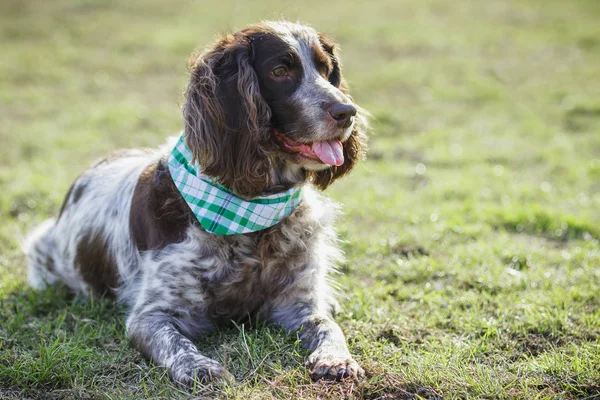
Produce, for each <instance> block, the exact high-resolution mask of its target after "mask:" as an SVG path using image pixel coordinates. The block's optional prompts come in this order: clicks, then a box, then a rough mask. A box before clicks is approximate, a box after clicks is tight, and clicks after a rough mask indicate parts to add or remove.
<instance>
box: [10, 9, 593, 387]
mask: <svg viewBox="0 0 600 400" xmlns="http://www.w3.org/2000/svg"><path fill="white" fill-rule="evenodd" d="M281 16H285V17H287V18H291V19H300V20H302V21H304V22H309V23H311V24H313V25H314V26H315V27H317V28H318V29H319V30H322V31H325V32H327V33H330V34H332V35H333V36H334V37H335V38H336V39H337V40H338V41H339V42H340V43H341V45H342V49H343V56H344V64H345V66H346V69H345V75H346V77H347V79H348V80H349V82H350V84H351V86H352V88H353V94H354V95H355V98H356V100H357V101H358V103H359V104H361V105H362V106H363V107H365V108H366V109H368V110H370V111H371V113H372V114H373V121H372V126H373V133H372V137H371V141H370V147H371V150H370V158H369V160H368V161H367V162H365V163H363V164H362V165H361V166H360V167H359V168H358V169H357V170H356V171H355V172H354V173H353V174H351V176H350V177H348V178H347V179H345V180H342V181H340V182H338V183H336V184H335V185H334V186H333V187H332V188H331V189H330V190H328V193H329V195H330V196H332V197H334V198H335V199H337V200H339V201H340V202H342V203H343V204H344V210H345V212H346V216H345V218H344V219H343V220H342V221H340V230H341V234H342V237H343V238H344V239H345V241H346V242H345V245H344V250H345V252H346V254H347V256H348V262H347V263H346V264H345V265H343V266H342V270H343V272H344V275H343V276H342V277H341V278H340V283H341V287H342V288H343V290H342V292H341V293H342V294H343V297H342V305H343V309H342V313H341V315H340V316H339V318H338V320H339V321H340V323H341V326H342V329H343V330H344V331H345V333H346V335H347V337H348V342H349V345H350V348H351V351H352V352H353V354H355V356H356V358H357V360H358V361H359V362H360V363H361V364H362V365H363V366H364V368H365V370H366V372H367V378H366V379H364V380H362V381H360V382H344V383H331V382H317V383H312V382H311V381H310V379H309V378H308V376H307V373H306V371H305V370H304V368H303V362H304V359H305V357H306V355H307V354H306V352H305V351H304V350H303V349H302V348H301V346H300V345H299V344H298V342H297V340H296V338H295V337H294V336H289V335H286V334H284V333H283V332H280V331H277V330H274V329H273V328H269V327H258V328H257V329H249V328H247V327H245V326H238V327H232V328H231V329H224V330H221V331H218V332H215V333H214V334H212V335H210V336H207V337H204V338H201V339H200V341H199V346H200V348H201V349H202V351H204V352H205V353H207V354H209V355H211V356H213V357H215V358H217V359H219V360H220V361H222V362H223V363H224V364H226V365H227V367H228V368H229V369H230V371H231V372H232V373H233V374H234V375H235V376H236V378H237V384H235V385H233V386H231V387H226V388H223V389H222V390H218V389H219V388H202V387H197V388H195V389H194V391H192V392H189V391H186V390H183V389H182V388H180V387H178V386H176V385H174V384H173V383H171V381H170V379H169V378H168V376H167V374H166V373H165V371H164V370H163V369H161V368H157V367H155V366H153V365H151V364H149V363H148V362H146V361H144V360H143V359H142V358H141V357H140V356H139V355H138V354H137V353H136V352H135V351H134V350H132V349H131V348H130V347H129V345H128V344H127V342H126V340H125V339H124V326H123V315H124V311H123V310H120V309H117V308H115V306H114V305H113V304H112V303H110V302H108V301H104V300H89V301H88V300H85V299H80V298H73V297H72V296H70V295H69V294H68V293H65V292H64V291H62V290H56V291H48V292H43V293H36V292H32V291H31V290H30V289H28V288H27V286H26V285H25V282H24V281H25V275H26V268H25V261H24V258H23V255H22V254H21V252H20V250H19V242H20V240H21V239H22V238H23V237H24V235H25V233H26V232H27V231H28V230H29V229H31V228H32V227H33V226H35V225H36V224H38V223H39V222H41V221H42V220H44V219H45V218H47V217H48V216H51V215H54V214H56V212H57V210H58V208H59V205H60V202H61V200H62V196H63V195H64V194H65V193H66V191H67V189H68V187H69V185H70V183H71V182H72V180H73V179H74V178H75V177H76V176H77V175H78V173H79V172H80V171H82V170H83V169H84V168H85V167H86V166H87V165H89V164H90V163H91V162H92V161H93V160H94V159H96V158H98V157H100V156H102V155H104V154H106V153H108V152H110V151H112V150H114V149H117V148H121V147H132V146H156V145H158V144H160V143H162V142H163V140H164V137H165V136H167V135H170V134H173V133H175V132H177V131H178V130H179V129H180V127H181V118H180V110H179V108H178V104H181V100H182V98H181V92H182V89H183V87H184V86H185V83H186V80H187V75H186V71H185V60H186V58H187V55H188V54H189V53H191V52H192V50H193V49H194V48H196V47H197V46H202V45H205V44H207V43H208V42H210V41H211V40H212V39H213V38H214V36H215V34H216V33H218V32H222V31H224V30H228V29H230V28H235V27H241V26H243V25H245V24H247V23H251V22H254V21H257V20H259V19H266V18H279V17H281ZM0 42H1V43H2V57H0V120H1V121H2V123H1V124H0V143H1V146H0V191H1V192H0V221H2V223H1V224H0V398H9V399H11V398H15V399H20V398H69V399H77V398H106V399H117V398H131V399H139V398H169V397H172V398H185V397H203V396H204V397H221V398H248V399H254V398H258V399H261V398H262V399H269V398H286V399H287V398H290V399H291V398H315V399H316V398H321V399H324V398H357V399H358V398H366V399H398V398H400V399H401V398H440V397H443V398H466V397H473V398H527V399H531V398H536V399H549V398H565V399H570V398H600V384H599V382H600V244H599V240H600V215H599V213H598V210H599V209H600V97H599V96H598V94H599V93H600V3H598V2H597V1H595V0H587V1H586V0H572V1H568V2H567V1H559V0H548V1H541V0H520V1H500V0H498V1H485V2H484V1H478V0H462V1H457V2H447V1H444V0H422V1H421V0H404V1H397V0H382V1H378V2H359V1H353V0H348V1H346V2H344V3H343V4H342V3H339V4H338V3H328V2H323V1H309V2H304V3H302V4H300V3H298V2H289V1H279V2H275V1H261V2H252V3H250V2H242V1H224V2H220V3H219V4H218V5H214V6H208V5H206V4H204V3H201V2H184V1H179V2H175V1H173V2H169V3H168V5H167V3H165V2H163V1H158V0H149V1H144V2H141V1H140V2H110V1H100V0H97V1H91V0H73V1H67V0H56V1H52V2H45V1H41V0H32V1H27V2H22V1H17V0H4V1H2V2H1V3H0Z"/></svg>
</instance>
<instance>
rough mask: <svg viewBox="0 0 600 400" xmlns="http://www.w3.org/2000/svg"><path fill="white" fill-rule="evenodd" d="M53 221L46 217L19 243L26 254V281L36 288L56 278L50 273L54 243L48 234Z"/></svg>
mask: <svg viewBox="0 0 600 400" xmlns="http://www.w3.org/2000/svg"><path fill="white" fill-rule="evenodd" d="M55 223H56V220H55V219H54V218H50V219H47V220H46V221H44V222H42V223H41V224H40V225H39V226H37V227H36V228H34V229H33V230H32V231H31V232H30V233H29V235H27V237H26V238H25V240H24V241H23V242H22V243H21V249H22V250H23V252H24V253H25V255H26V256H27V281H28V282H29V284H30V285H31V286H33V287H34V288H37V289H43V288H45V287H47V286H48V285H52V284H54V283H55V282H56V280H57V279H56V277H55V276H54V275H53V274H52V271H53V269H54V259H53V257H52V250H53V248H54V243H53V240H52V235H50V231H51V229H52V228H53V227H54V224H55Z"/></svg>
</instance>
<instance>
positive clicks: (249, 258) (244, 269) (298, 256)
mask: <svg viewBox="0 0 600 400" xmlns="http://www.w3.org/2000/svg"><path fill="white" fill-rule="evenodd" d="M298 222H299V221H296V224H285V223H284V224H282V225H281V226H280V227H278V228H276V229H273V228H272V229H269V230H266V231H261V232H257V233H254V234H249V235H235V236H212V237H211V238H210V239H209V241H208V242H206V241H205V242H204V243H202V246H196V247H198V248H200V249H201V250H200V251H197V253H196V254H195V255H193V257H189V258H188V256H192V255H186V256H184V257H182V258H183V259H189V260H190V261H191V263H190V264H187V263H185V262H184V263H183V264H182V266H181V268H179V272H178V273H175V274H173V277H174V278H175V279H176V280H178V281H179V283H178V284H177V285H176V286H179V288H178V289H177V293H175V294H174V297H181V299H178V300H177V301H179V302H183V303H185V305H186V306H187V307H191V308H193V309H196V310H198V311H200V312H202V313H203V314H205V315H207V316H208V317H210V318H211V319H213V320H214V321H215V322H220V321H223V322H228V321H230V320H232V319H233V320H238V319H242V318H246V317H248V316H252V315H255V314H257V313H258V314H260V313H262V312H266V311H268V310H267V308H268V306H269V303H270V302H272V300H273V299H275V298H277V297H278V296H280V295H281V294H283V293H285V295H286V296H293V295H294V294H293V293H294V291H295V290H302V289H304V288H305V287H306V286H307V285H309V284H310V282H309V281H310V276H311V275H314V271H313V269H314V268H316V266H315V263H313V262H311V261H312V257H313V255H314V254H315V245H316V240H317V238H316V236H317V232H316V230H315V229H314V227H313V226H311V225H310V224H308V225H307V224H304V225H298ZM204 239H206V236H204Z"/></svg>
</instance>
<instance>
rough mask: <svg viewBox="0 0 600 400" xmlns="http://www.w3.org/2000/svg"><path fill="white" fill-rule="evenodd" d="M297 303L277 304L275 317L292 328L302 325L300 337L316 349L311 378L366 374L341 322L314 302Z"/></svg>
mask: <svg viewBox="0 0 600 400" xmlns="http://www.w3.org/2000/svg"><path fill="white" fill-rule="evenodd" d="M294 303H295V304H294V305H290V306H288V307H286V306H283V307H282V306H278V307H276V308H275V309H274V310H273V312H272V314H271V319H272V320H273V322H275V323H277V324H279V325H282V326H283V327H285V328H286V329H288V330H298V329H300V332H299V336H300V340H302V342H303V343H304V346H305V347H307V348H308V349H309V350H310V351H311V352H312V353H311V354H310V356H309V357H308V361H307V362H306V367H307V368H308V369H309V370H310V376H311V378H312V379H314V380H317V379H320V378H327V379H337V380H340V379H342V378H347V377H360V376H362V375H363V374H364V371H363V370H362V368H361V367H360V366H359V365H358V363H357V362H356V361H354V359H353V358H352V356H351V355H350V352H349V351H348V347H347V346H346V339H345V338H344V334H343V333H342V330H341V329H340V327H339V326H338V324H336V323H335V321H333V319H331V317H330V316H328V315H327V313H324V312H321V311H318V309H316V307H312V306H311V305H310V303H303V302H302V301H301V300H299V301H297V302H296V301H295V302H294Z"/></svg>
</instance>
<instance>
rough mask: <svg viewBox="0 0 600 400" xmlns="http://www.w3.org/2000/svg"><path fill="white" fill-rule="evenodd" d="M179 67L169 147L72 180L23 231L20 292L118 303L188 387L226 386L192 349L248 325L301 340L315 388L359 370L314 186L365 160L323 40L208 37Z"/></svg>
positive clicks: (149, 351) (108, 162)
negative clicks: (60, 288)
mask: <svg viewBox="0 0 600 400" xmlns="http://www.w3.org/2000/svg"><path fill="white" fill-rule="evenodd" d="M190 70H191V77H190V82H189V85H188V87H187V89H186V91H185V103H184V106H183V118H184V130H183V133H182V135H181V138H180V140H179V145H174V144H173V143H172V144H171V145H168V146H165V147H163V148H161V149H158V150H155V151H149V150H126V151H120V152H117V153H115V154H113V155H111V156H109V157H107V158H105V159H103V160H101V161H100V162H98V163H96V164H95V165H93V166H92V167H91V168H90V169H88V170H87V171H85V172H84V173H83V174H82V175H81V176H79V178H77V180H76V181H75V182H74V183H73V185H72V186H71V188H70V190H69V192H68V194H67V195H66V198H65V200H64V203H63V204H62V207H61V209H60V212H59V214H58V216H57V218H56V219H51V220H48V221H46V222H45V223H43V224H42V225H40V226H39V227H38V228H37V229H35V230H34V231H33V232H32V233H31V235H30V237H29V240H28V243H27V246H26V253H27V256H28V280H29V283H30V284H31V285H32V286H33V287H35V288H40V289H41V288H44V287H47V286H49V285H54V284H57V283H59V282H62V283H63V284H65V285H66V286H68V287H69V288H70V289H71V290H73V291H74V292H76V293H81V294H84V295H92V296H112V297H114V298H116V299H117V300H118V301H120V302H121V303H123V304H124V305H125V306H126V307H127V310H128V316H127V324H126V326H127V334H128V336H129V338H130V340H131V343H132V344H133V346H134V347H135V348H136V349H138V350H139V351H140V352H141V353H142V354H143V355H144V356H145V357H147V358H149V359H151V360H153V361H154V362H155V363H157V364H159V365H162V366H165V367H166V368H167V369H168V370H169V372H170V373H171V375H172V377H173V379H174V380H175V381H177V382H180V383H183V384H186V385H191V384H193V383H194V381H195V380H196V379H198V380H200V381H204V382H207V381H211V380H218V379H222V378H231V374H230V373H229V372H228V371H227V370H226V369H225V368H224V367H223V366H222V365H220V364H219V363H218V362H217V361H215V360H212V359H210V358H208V357H206V356H203V355H202V354H201V353H200V352H199V351H198V349H197V348H196V346H195V344H194V341H193V340H194V338H197V337H198V336H199V335H202V334H205V333H206V332H208V331H210V330H211V329H212V328H213V327H215V326H219V325H221V324H224V323H230V322H231V321H243V320H245V319H247V318H249V317H250V318H252V319H260V320H262V321H266V322H269V323H273V324H276V325H278V326H281V327H283V328H284V329H287V330H290V331H295V330H298V331H299V337H300V339H301V341H302V342H303V343H304V345H305V346H306V347H307V348H308V349H309V351H310V355H309V357H308V360H307V363H306V365H307V367H308V368H309V371H310V375H311V377H312V378H313V379H319V378H329V379H338V380H339V379H342V378H345V377H358V376H360V375H362V373H363V371H362V369H361V368H360V367H359V365H358V364H357V363H356V361H354V359H353V358H352V356H351V355H350V353H349V351H348V348H347V346H346V343H345V338H344V335H343V333H342V330H341V329H340V327H339V326H338V325H337V324H336V323H335V322H334V320H333V319H332V315H333V310H334V309H335V305H336V301H335V297H336V296H335V293H334V291H333V290H332V287H331V283H330V278H329V275H330V274H331V272H333V271H334V270H335V264H336V263H338V262H339V261H340V251H339V250H338V248H337V243H336V242H337V239H336V235H335V232H334V230H333V221H334V218H335V215H336V210H337V206H336V205H335V204H334V203H332V202H331V201H329V200H327V199H325V198H323V197H321V195H320V194H319V193H318V191H317V190H315V189H321V190H322V189H325V188H326V187H327V186H329V185H330V184H331V183H332V182H333V181H334V180H336V179H338V178H340V177H341V176H344V175H346V174H347V173H348V172H349V171H350V170H351V169H352V167H353V166H354V165H355V163H356V162H357V161H358V160H359V159H361V158H362V157H363V156H364V153H365V129H366V122H365V118H364V112H362V110H361V109H360V108H358V107H357V106H356V105H355V104H354V103H353V101H352V98H351V97H350V95H349V94H348V87H347V85H346V83H345V81H344V79H343V77H342V74H341V71H340V61H339V58H338V55H337V51H336V46H335V45H334V44H333V43H332V42H331V41H330V40H329V39H328V38H326V37H325V36H324V35H322V34H319V33H317V32H316V31H315V30H314V29H312V28H310V27H307V26H304V25H299V24H295V23H289V22H266V23H261V24H258V25H253V26H249V27H247V28H245V29H243V30H241V31H239V32H237V33H235V34H232V35H225V36H223V37H221V38H220V39H218V40H217V41H216V43H214V44H213V45H212V46H210V47H209V48H208V49H206V50H205V51H203V52H202V53H200V54H198V55H196V56H192V58H191V59H190ZM178 146H180V147H179V148H180V150H181V152H182V153H179V152H177V151H176V149H177V148H178ZM185 151H187V152H189V154H188V155H187V158H186V156H185V154H183V153H184V152H185ZM174 154H175V155H174ZM182 154H183V155H182ZM173 162H174V164H172V163H173ZM177 168H179V169H177ZM180 174H183V175H181V176H180ZM186 174H187V175H186ZM178 177H179V178H178ZM188 178H190V179H192V178H193V179H195V182H196V183H199V184H201V185H203V187H204V188H205V189H206V190H207V191H208V195H206V193H204V194H203V193H201V190H200V189H199V188H198V187H196V186H194V184H193V183H192V184H191V186H189V185H188V186H186V184H185V181H186V179H188ZM177 179H182V180H183V182H184V183H183V184H182V183H181V182H182V181H181V180H180V181H178V180H177ZM190 187H191V189H190ZM186 188H187V189H189V190H188V191H187V192H186ZM213 190H214V191H216V192H215V193H220V194H224V198H217V199H216V200H215V196H214V193H213V192H212V191H213ZM202 196H204V197H202ZM217 197H218V195H217ZM219 199H220V200H222V201H220V200H219ZM257 199H258V200H257ZM273 199H275V200H273ZM282 199H283V202H284V203H285V207H283V208H278V209H277V210H278V211H277V212H278V213H279V214H277V215H276V216H275V218H272V219H271V220H268V221H267V220H266V219H268V218H267V217H269V216H268V215H267V217H265V215H266V214H265V212H264V210H265V209H266V208H268V207H270V205H271V201H273V204H276V206H278V205H279V204H280V203H281V200H282ZM290 199H292V200H294V201H290ZM219 201H220V202H219ZM286 202H287V203H286ZM217 203H218V204H217ZM215 204H216V206H217V207H220V208H219V210H218V211H217V212H216V213H215V212H212V211H214V210H213V208H212V207H214V206H215ZM232 204H235V205H236V207H238V208H237V209H233V211H232V209H231V205H232ZM245 205H251V207H249V208H244V207H245ZM238 209H241V214H240V216H237V217H236V212H238V211H237V210H238ZM211 210H212V211H211ZM254 214H257V216H255V215H254ZM253 218H254V220H253ZM265 218H266V219H265ZM222 219H228V221H229V222H228V224H223V222H222ZM252 221H254V222H252ZM257 221H258V222H257ZM261 221H262V222H261ZM214 226H218V227H221V228H223V226H224V228H223V231H219V229H213V228H214ZM211 227H213V228H211Z"/></svg>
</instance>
